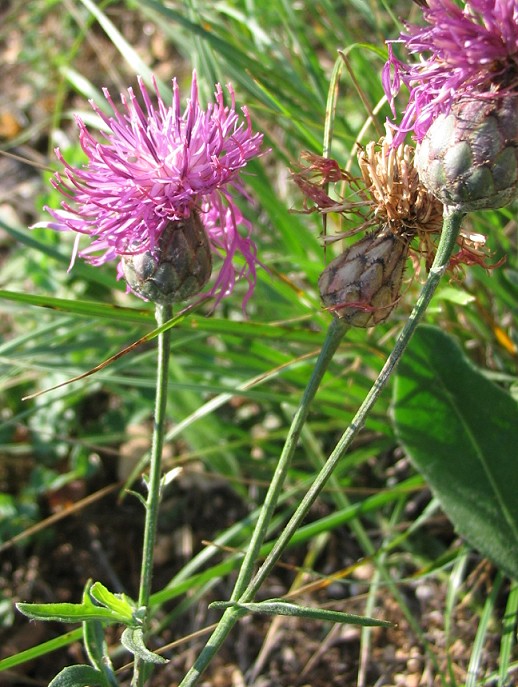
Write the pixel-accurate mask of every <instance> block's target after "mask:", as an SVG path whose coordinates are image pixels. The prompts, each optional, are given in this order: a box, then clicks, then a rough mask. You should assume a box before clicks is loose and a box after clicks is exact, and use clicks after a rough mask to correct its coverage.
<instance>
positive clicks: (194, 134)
mask: <svg viewBox="0 0 518 687" xmlns="http://www.w3.org/2000/svg"><path fill="white" fill-rule="evenodd" d="M138 84H139V89H140V93H141V97H142V98H141V99H142V102H143V105H141V104H140V103H139V101H138V100H137V96H136V94H135V93H134V92H133V89H131V88H129V89H128V92H127V95H126V94H122V95H121V102H122V108H120V109H119V108H118V107H117V106H116V105H115V103H114V102H113V100H112V98H111V96H110V93H109V92H108V90H107V89H104V91H103V93H104V96H105V98H106V100H107V101H108V103H109V105H110V107H111V110H112V113H111V114H110V116H108V115H106V114H105V113H104V112H103V111H102V110H101V109H100V108H99V107H98V106H97V105H96V104H95V103H93V102H92V101H91V102H90V104H91V106H92V108H93V109H94V110H95V112H96V113H97V115H98V116H99V117H100V118H101V120H102V122H103V124H104V129H105V131H104V132H103V136H104V138H105V141H106V142H99V141H98V140H97V139H96V138H94V137H93V136H92V135H91V133H90V132H89V131H88V129H87V127H86V125H85V123H84V122H83V121H82V120H81V119H80V118H79V117H76V120H77V124H78V126H79V132H80V134H79V139H80V143H81V147H82V149H83V151H84V152H85V154H86V156H87V158H88V162H87V164H86V165H85V166H83V167H81V168H75V167H72V166H71V165H69V164H68V163H67V162H66V161H65V159H64V158H63V155H62V154H61V152H60V151H59V149H57V150H56V154H57V156H58V158H59V160H60V161H61V162H62V163H63V165H64V172H63V173H62V174H59V173H57V174H56V175H55V178H54V180H53V185H54V186H55V188H57V189H58V190H59V191H60V192H61V193H62V194H63V195H64V196H65V197H66V198H67V200H66V201H64V202H63V203H62V207H61V209H58V210H53V209H50V208H47V210H48V211H49V213H50V214H51V215H52V217H53V218H54V220H55V221H54V222H47V223H42V224H44V225H45V226H48V227H50V228H52V229H56V230H58V231H68V230H72V231H74V232H77V234H78V236H77V238H76V244H75V248H74V255H73V258H72V263H73V262H74V260H75V257H76V255H79V256H80V257H82V258H85V259H86V260H87V261H88V262H90V263H91V264H92V265H101V264H103V263H105V262H107V261H109V260H115V259H121V258H122V259H124V258H125V257H127V256H135V255H140V254H142V253H145V252H151V253H153V251H154V250H155V249H156V247H157V245H158V240H159V238H160V236H161V235H162V233H163V231H164V229H165V228H166V227H167V226H168V225H170V223H171V222H176V221H179V220H185V219H188V218H189V217H190V216H192V215H194V214H196V215H198V216H199V217H200V218H201V222H202V223H203V225H204V227H205V230H206V232H207V236H208V239H209V243H210V247H211V249H212V251H213V252H214V253H216V254H218V255H220V256H222V258H223V262H222V266H221V269H220V271H219V274H218V275H217V276H216V278H215V281H214V283H213V285H212V287H211V289H210V292H209V293H210V295H214V296H215V297H216V301H217V302H218V301H219V300H220V299H221V298H223V297H224V296H226V295H228V294H229V293H230V292H231V291H232V289H233V287H234V284H235V282H236V280H237V279H240V278H243V279H245V280H247V281H248V291H247V293H246V295H245V298H244V304H246V301H247V300H248V299H249V298H250V296H251V294H252V292H253V289H254V285H255V271H256V265H257V258H256V248H255V244H254V242H253V240H252V238H251V236H250V234H251V229H252V227H251V224H250V222H248V221H247V220H246V219H245V218H244V216H243V214H242V213H241V211H240V210H239V208H238V206H237V204H236V202H235V196H236V195H241V196H243V197H244V198H245V199H248V200H249V197H248V196H247V194H246V193H245V191H244V187H243V184H242V181H241V179H240V171H241V170H242V169H243V168H244V167H245V166H246V164H247V163H248V162H249V160H251V159H252V158H254V157H257V156H258V155H259V154H260V153H261V144H262V139H263V136H262V134H260V133H254V132H253V130H252V125H251V122H250V117H249V114H248V111H247V109H246V108H245V107H243V108H242V110H241V112H242V114H238V113H237V112H236V111H235V98H234V92H233V90H232V87H231V86H230V85H229V86H227V90H228V93H229V95H230V101H231V103H230V105H225V102H224V95H223V90H222V88H221V86H220V85H219V84H218V85H217V86H216V91H215V100H214V102H212V103H210V104H209V105H208V106H207V107H206V109H202V108H201V106H200V103H199V99H198V87H197V82H196V74H193V80H192V87H191V97H190V99H189V100H188V101H187V105H186V108H185V111H184V112H183V113H182V111H181V105H180V93H179V88H178V84H177V82H176V79H175V80H173V96H172V104H171V105H170V106H167V105H166V104H165V103H164V101H163V99H162V98H161V96H160V94H159V92H158V87H157V85H156V83H155V84H154V87H155V96H156V100H155V99H153V100H154V101H155V102H153V101H152V99H151V97H150V95H149V93H148V91H147V90H146V87H145V86H144V83H143V81H142V79H140V78H139V80H138ZM42 224H40V225H39V226H42ZM238 226H241V227H242V232H241V233H240V231H239V230H238ZM81 234H86V235H87V236H88V237H89V238H90V240H91V242H90V244H89V245H88V246H87V247H85V248H83V249H81V250H79V247H78V240H79V238H80V235H81ZM238 253H240V254H241V255H242V257H243V259H244V260H243V262H242V265H241V267H240V268H239V270H238V268H237V267H236V266H235V265H234V258H235V257H236V254H238ZM118 274H119V276H122V267H121V263H120V262H119V266H118Z"/></svg>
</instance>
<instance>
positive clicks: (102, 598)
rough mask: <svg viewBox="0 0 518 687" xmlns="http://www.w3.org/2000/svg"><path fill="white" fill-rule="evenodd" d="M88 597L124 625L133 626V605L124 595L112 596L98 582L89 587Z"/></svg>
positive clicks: (134, 609)
mask: <svg viewBox="0 0 518 687" xmlns="http://www.w3.org/2000/svg"><path fill="white" fill-rule="evenodd" d="M90 596H91V597H92V598H93V599H94V600H95V601H97V602H98V603H99V604H101V606H105V607H106V608H107V609H109V610H110V611H112V612H113V613H114V614H116V615H117V616H118V617H119V618H121V619H122V622H124V623H125V624H127V625H129V624H135V611H136V605H135V603H134V602H133V601H132V600H131V599H130V598H129V597H128V596H126V595H125V594H113V592H110V590H109V589H107V588H106V587H105V586H104V585H103V584H101V583H100V582H95V583H94V584H93V585H92V586H91V587H90Z"/></svg>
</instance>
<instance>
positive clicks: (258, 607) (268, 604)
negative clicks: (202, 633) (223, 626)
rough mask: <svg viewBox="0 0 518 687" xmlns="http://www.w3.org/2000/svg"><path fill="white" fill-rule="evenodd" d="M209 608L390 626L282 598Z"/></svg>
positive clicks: (220, 603) (384, 621) (387, 623)
mask: <svg viewBox="0 0 518 687" xmlns="http://www.w3.org/2000/svg"><path fill="white" fill-rule="evenodd" d="M210 607H211V608H219V609H226V608H237V609H240V610H242V611H247V612H248V613H262V614H265V615H287V616H298V617H303V618H311V619H312V620H328V621H329V622H332V623H348V624H350V625H364V626H367V627H374V626H378V627H391V626H392V623H390V622H388V621H387V620H377V619H376V618H366V617H364V616H361V615H352V614H351V613H341V612H340V611H330V610H328V609H325V608H311V607H309V606H299V605H298V604H294V603H290V602H288V601H283V599H269V600H268V601H261V602H259V603H239V602H238V601H214V602H213V603H211V604H210Z"/></svg>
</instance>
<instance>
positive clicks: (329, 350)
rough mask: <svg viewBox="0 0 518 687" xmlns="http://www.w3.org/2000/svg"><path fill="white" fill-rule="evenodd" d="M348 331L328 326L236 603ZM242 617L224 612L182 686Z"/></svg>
mask: <svg viewBox="0 0 518 687" xmlns="http://www.w3.org/2000/svg"><path fill="white" fill-rule="evenodd" d="M347 329H348V325H346V324H345V323H344V322H343V321H342V320H339V319H337V318H334V319H333V321H332V323H331V325H330V326H329V330H328V333H327V337H326V340H325V342H324V345H323V346H322V350H321V351H320V355H319V357H318V360H317V361H316V363H315V367H314V368H313V372H312V375H311V379H310V380H309V382H308V385H307V387H306V390H305V391H304V395H303V397H302V400H301V402H300V405H299V407H298V410H297V412H296V413H295V415H294V417H293V420H292V423H291V427H290V430H289V433H288V436H287V438H286V442H285V444H284V448H283V450H282V453H281V457H280V458H279V462H278V464H277V467H276V469H275V473H274V475H273V477H272V481H271V483H270V487H269V489H268V492H267V494H266V497H265V500H264V504H263V507H262V509H261V512H260V514H259V518H258V520H257V523H256V525H255V528H254V531H253V533H252V538H251V540H250V545H249V547H248V549H247V551H246V554H245V557H244V559H243V563H242V564H241V568H240V570H239V574H238V577H237V580H236V584H235V586H234V591H233V593H232V600H233V601H236V600H238V599H239V598H240V596H241V594H242V593H243V591H244V589H245V588H246V586H247V585H248V584H249V582H250V580H251V578H252V575H253V572H254V567H255V563H256V561H257V559H258V557H259V551H260V549H261V546H262V543H263V541H264V538H265V536H266V534H267V531H268V527H269V524H270V522H271V519H272V516H273V514H274V512H275V508H276V506H277V503H278V500H279V495H280V493H281V489H282V486H283V484H284V480H285V479H286V475H287V473H288V468H289V466H290V463H291V459H292V457H293V454H294V452H295V449H296V447H297V444H298V441H299V438H300V433H301V432H302V429H303V427H304V424H305V422H306V418H307V416H308V413H309V408H310V405H311V402H312V400H313V398H314V396H315V394H316V392H317V389H318V387H319V386H320V382H321V381H322V377H323V376H324V373H325V371H326V370H327V368H328V367H329V363H330V362H331V360H332V359H333V356H334V354H335V351H336V349H337V348H338V346H339V344H340V341H341V340H342V337H343V335H344V334H345V332H346V331H347ZM242 615H244V612H243V611H242V610H240V609H236V608H229V609H227V610H226V611H225V613H224V614H223V616H222V618H221V620H220V622H219V623H218V626H217V628H216V629H215V630H214V633H213V634H212V636H211V637H210V639H209V640H208V642H207V644H206V646H205V648H204V649H203V651H202V652H201V654H200V655H199V657H198V659H197V661H196V662H195V664H194V665H193V667H192V668H191V669H190V670H189V672H188V673H187V675H186V676H185V677H184V679H183V681H182V682H181V683H180V687H187V686H188V685H195V684H196V682H197V681H198V679H199V677H200V675H201V674H202V672H203V671H204V670H205V668H206V667H207V665H208V664H209V663H210V661H211V660H212V657H213V656H214V654H215V653H216V652H217V651H218V649H219V647H220V646H221V644H222V643H223V641H224V640H225V638H226V636H227V635H228V633H229V632H230V630H231V629H232V628H233V627H234V625H235V624H236V622H237V621H238V620H239V618H240V617H241V616H242Z"/></svg>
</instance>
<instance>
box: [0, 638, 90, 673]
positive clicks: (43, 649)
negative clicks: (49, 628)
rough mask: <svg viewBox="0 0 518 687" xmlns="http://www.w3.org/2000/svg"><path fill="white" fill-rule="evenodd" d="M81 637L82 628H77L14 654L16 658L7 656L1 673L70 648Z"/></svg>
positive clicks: (1, 666) (1, 663)
mask: <svg viewBox="0 0 518 687" xmlns="http://www.w3.org/2000/svg"><path fill="white" fill-rule="evenodd" d="M81 636H82V630H81V628H77V629H75V630H72V631H71V632H66V633H65V634H62V635H60V636H59V637H54V638H53V639H49V640H48V641H46V642H42V643H41V644H37V645H36V646H33V647H31V648H30V649H25V651H19V652H18V653H17V654H14V656H7V657H6V658H3V659H1V660H0V673H1V672H2V671H4V670H11V669H12V668H16V666H21V665H23V664H24V663H27V662H28V661H34V660H35V659H37V658H41V657H42V656H46V655H47V654H50V653H51V652H52V651H57V650H58V649H62V648H63V647H65V646H69V645H70V644H73V643H74V642H77V641H79V640H80V639H81Z"/></svg>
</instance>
